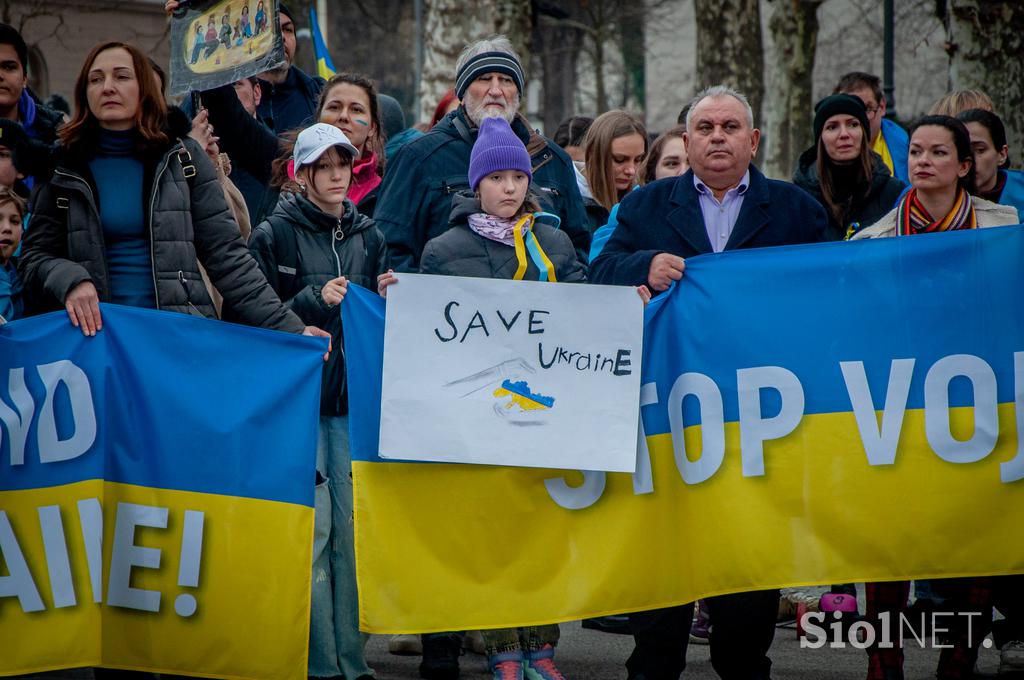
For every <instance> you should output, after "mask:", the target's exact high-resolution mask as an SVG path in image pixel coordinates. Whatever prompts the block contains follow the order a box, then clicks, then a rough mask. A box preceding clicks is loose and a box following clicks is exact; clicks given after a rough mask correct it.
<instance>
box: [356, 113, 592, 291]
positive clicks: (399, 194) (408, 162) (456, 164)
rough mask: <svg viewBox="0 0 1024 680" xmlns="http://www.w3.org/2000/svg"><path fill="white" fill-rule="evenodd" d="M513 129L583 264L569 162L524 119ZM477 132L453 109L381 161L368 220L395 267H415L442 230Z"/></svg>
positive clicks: (463, 184) (583, 222)
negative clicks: (380, 233)
mask: <svg viewBox="0 0 1024 680" xmlns="http://www.w3.org/2000/svg"><path fill="white" fill-rule="evenodd" d="M512 130H513V131H514V132H515V133H516V135H517V136H518V137H519V138H520V139H521V140H523V143H524V144H526V147H527V150H528V151H530V154H531V161H532V165H533V184H532V188H533V189H534V191H535V192H536V194H537V196H538V198H539V200H540V203H541V207H542V208H543V209H544V210H546V211H547V212H551V213H554V214H555V215H558V216H559V217H560V218H561V220H562V227H561V230H562V231H563V232H565V234H566V235H567V236H568V237H569V238H570V240H571V241H572V243H573V246H574V247H575V248H576V250H577V252H578V253H579V258H580V261H581V262H586V261H587V254H588V253H589V248H590V230H589V229H588V228H587V224H588V222H587V215H586V212H585V211H584V209H583V199H582V198H581V197H580V190H579V187H577V185H576V173H575V171H574V170H573V166H572V160H570V159H569V156H567V155H566V153H565V152H564V151H562V149H560V148H559V147H558V145H556V144H555V143H554V142H552V141H551V140H548V139H545V138H543V137H541V136H540V135H536V134H534V133H532V132H531V130H530V129H529V128H528V127H527V126H526V123H525V122H524V121H523V119H521V118H516V120H515V121H513V123H512ZM476 135H477V129H476V128H473V127H471V126H470V124H469V122H468V118H467V117H466V112H465V110H464V109H463V108H462V107H460V108H458V109H456V110H455V111H452V112H451V113H449V114H448V115H447V116H446V117H445V118H443V119H442V120H441V121H440V122H439V123H438V124H437V125H435V126H434V127H433V129H431V130H430V132H428V133H427V134H425V135H423V136H422V137H419V138H417V139H414V140H412V141H411V142H409V143H408V144H406V145H405V146H403V147H402V148H401V149H399V150H398V153H397V154H395V156H394V158H392V159H388V167H387V171H386V172H385V174H384V181H383V183H382V184H381V185H380V197H379V199H378V201H377V208H376V211H375V212H374V219H375V220H376V221H377V224H378V226H379V227H380V229H381V231H383V232H384V235H385V236H387V239H388V247H389V248H390V249H391V258H392V262H393V264H394V266H395V269H396V270H398V271H416V270H417V269H418V268H419V262H420V254H421V253H422V251H423V246H424V245H425V244H426V243H427V241H429V240H430V239H432V238H434V237H436V236H440V235H441V234H442V233H444V231H445V230H446V229H448V227H449V224H450V221H449V218H450V216H451V211H452V196H454V195H455V194H456V193H458V192H460V191H464V190H468V189H469V179H468V171H469V157H470V153H471V152H472V150H473V143H474V142H475V141H476Z"/></svg>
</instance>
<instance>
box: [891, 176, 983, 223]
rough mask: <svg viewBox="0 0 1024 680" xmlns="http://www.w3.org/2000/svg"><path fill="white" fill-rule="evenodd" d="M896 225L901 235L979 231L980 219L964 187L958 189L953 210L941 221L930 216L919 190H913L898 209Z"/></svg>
mask: <svg viewBox="0 0 1024 680" xmlns="http://www.w3.org/2000/svg"><path fill="white" fill-rule="evenodd" d="M896 224H897V226H898V227H899V230H898V233H899V234H901V235H907V234H925V233H931V232H936V231H953V230H954V229H977V228H978V218H977V217H976V216H975V214H974V206H973V205H972V204H971V195H970V194H969V193H967V191H966V190H965V189H964V188H963V187H960V188H959V189H957V193H956V200H954V201H953V208H952V209H951V210H950V211H949V214H947V215H946V216H945V217H943V218H942V219H940V220H936V219H934V218H933V217H932V216H931V215H929V214H928V211H927V210H926V209H925V207H924V205H922V204H921V200H920V199H919V198H918V197H917V189H911V190H910V191H908V192H907V195H906V196H904V197H903V200H902V201H900V205H899V207H898V208H897V209H896Z"/></svg>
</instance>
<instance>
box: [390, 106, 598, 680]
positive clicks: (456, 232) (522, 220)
mask: <svg viewBox="0 0 1024 680" xmlns="http://www.w3.org/2000/svg"><path fill="white" fill-rule="evenodd" d="M531 177H532V172H531V166H530V155H529V154H528V153H527V151H526V147H525V146H524V145H523V142H522V141H521V140H520V139H519V138H518V137H517V136H516V135H515V133H514V132H512V129H511V128H510V127H509V124H508V123H507V122H506V121H505V120H504V119H502V118H485V119H484V121H483V123H482V124H481V125H480V133H479V135H478V136H477V140H476V143H475V144H474V145H473V152H472V155H471V156H470V162H469V182H470V186H472V187H473V190H474V191H475V192H476V193H475V194H468V193H467V194H465V195H462V194H460V195H457V196H456V197H455V199H454V201H453V208H452V217H451V222H452V227H451V228H450V229H448V230H447V231H445V232H444V233H443V234H442V235H440V236H438V237H437V238H434V239H431V240H430V241H428V242H427V245H426V247H424V249H423V256H422V257H421V259H420V272H421V273H424V274H444V275H447V276H470V277H479V278H489V279H515V280H523V279H528V280H534V281H537V280H540V281H563V282H577V281H578V282H582V281H585V280H586V278H587V273H586V267H585V266H584V265H583V264H582V263H581V262H580V261H579V260H578V259H577V258H576V251H575V248H574V247H573V244H572V241H570V240H569V237H568V236H566V235H565V233H563V232H561V231H559V230H558V229H557V228H555V227H551V226H549V225H547V224H541V223H540V222H539V221H538V220H537V218H538V216H539V215H538V214H536V211H537V210H538V207H537V205H536V203H534V202H533V201H532V200H530V198H529V197H528V195H527V191H528V189H529V187H530V180H531ZM555 219H556V220H557V218H555ZM397 280H398V279H397V277H396V276H395V275H394V274H393V273H391V272H388V273H387V274H384V275H382V276H381V277H380V279H379V280H378V291H379V292H380V293H381V295H386V294H387V287H388V286H389V285H391V284H394V283H396V282H397ZM482 632H483V638H484V646H485V648H486V653H487V662H488V666H489V667H490V669H491V671H492V673H493V674H494V678H495V679H496V680H522V679H523V678H524V677H526V678H530V679H531V680H563V679H562V674H561V673H560V672H559V671H558V669H557V668H556V667H555V664H554V658H553V657H554V651H555V645H556V644H557V643H558V633H559V630H558V625H557V624H548V625H543V626H529V627H525V628H503V629H498V630H485V631H482ZM459 646H460V643H459V637H458V635H457V634H456V633H434V634H431V635H429V636H425V637H424V640H423V650H424V656H423V666H422V667H421V675H424V677H427V675H428V674H429V673H423V670H424V669H428V670H429V671H431V672H433V671H435V670H437V671H440V670H442V669H441V668H440V667H441V666H449V667H450V668H446V669H445V670H448V671H449V672H451V671H456V672H457V670H458V654H459ZM451 677H455V676H454V675H452V676H451Z"/></svg>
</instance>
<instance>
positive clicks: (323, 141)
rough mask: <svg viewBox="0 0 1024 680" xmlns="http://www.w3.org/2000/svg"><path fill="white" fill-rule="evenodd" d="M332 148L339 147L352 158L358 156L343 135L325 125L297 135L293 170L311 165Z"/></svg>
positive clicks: (309, 128) (330, 126) (354, 148)
mask: <svg viewBox="0 0 1024 680" xmlns="http://www.w3.org/2000/svg"><path fill="white" fill-rule="evenodd" d="M332 146H340V147H341V148H343V149H345V150H346V151H348V152H349V154H350V155H351V156H352V158H355V157H356V156H358V155H359V151H357V150H356V147H355V146H353V145H352V142H350V141H348V137H346V136H345V133H344V132H342V131H341V130H339V129H338V128H336V127H334V126H333V125H328V124H327V123H316V124H314V125H310V126H309V127H308V128H306V129H305V130H303V131H302V132H300V133H299V136H298V138H297V139H296V140H295V148H294V149H293V150H292V158H293V159H295V168H296V169H298V168H299V167H301V166H303V165H312V164H313V163H315V162H316V160H317V159H318V158H320V156H323V155H324V152H325V151H327V150H328V149H330V148H331V147H332Z"/></svg>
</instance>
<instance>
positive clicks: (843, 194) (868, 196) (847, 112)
mask: <svg viewBox="0 0 1024 680" xmlns="http://www.w3.org/2000/svg"><path fill="white" fill-rule="evenodd" d="M814 112H815V113H814V146H812V147H811V148H809V149H807V151H805V152H803V154H801V155H800V160H799V163H798V166H797V169H796V171H795V172H794V173H793V183H794V184H796V185H797V186H798V187H800V188H801V189H803V190H804V191H806V192H807V193H809V194H810V195H811V196H813V197H814V198H816V199H817V200H818V202H819V203H821V205H822V206H823V207H824V208H825V212H826V213H827V214H828V226H829V228H828V232H827V234H828V237H829V238H830V239H831V240H833V241H840V240H842V239H845V238H848V237H849V236H850V235H852V234H854V233H856V232H857V231H859V230H861V229H863V228H865V227H868V226H871V225H872V224H874V223H875V222H877V221H878V220H879V219H881V217H882V216H883V215H885V214H886V213H887V212H889V210H891V209H892V207H893V205H895V204H896V200H897V199H898V198H899V197H900V194H901V193H902V192H903V189H904V185H903V182H902V181H900V180H898V179H896V178H895V177H893V176H892V175H890V174H889V170H888V168H886V166H885V163H884V162H883V161H882V158H881V156H879V155H878V154H876V153H874V152H873V151H872V150H871V140H870V137H871V133H870V126H869V124H868V114H867V109H866V108H865V106H864V102H863V101H861V100H860V98H858V97H854V96H853V95H849V94H834V95H831V96H829V97H825V98H824V99H822V100H821V101H820V102H818V104H817V105H816V106H815V107H814Z"/></svg>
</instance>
